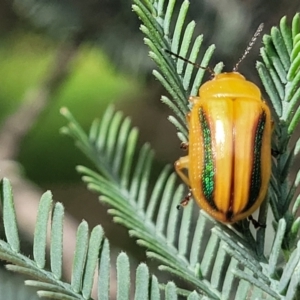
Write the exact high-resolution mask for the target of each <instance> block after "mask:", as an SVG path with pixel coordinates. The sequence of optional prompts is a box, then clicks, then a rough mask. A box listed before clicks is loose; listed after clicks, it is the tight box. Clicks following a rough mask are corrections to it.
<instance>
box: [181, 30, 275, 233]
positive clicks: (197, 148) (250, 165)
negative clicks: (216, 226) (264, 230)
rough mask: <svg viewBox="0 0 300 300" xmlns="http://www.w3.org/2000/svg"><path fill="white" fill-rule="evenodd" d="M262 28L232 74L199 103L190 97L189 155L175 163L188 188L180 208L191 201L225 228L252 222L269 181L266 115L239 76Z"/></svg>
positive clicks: (204, 90) (202, 93) (253, 89)
mask: <svg viewBox="0 0 300 300" xmlns="http://www.w3.org/2000/svg"><path fill="white" fill-rule="evenodd" d="M261 27H262V26H260V27H259V29H258V30H257V32H256V33H255V35H254V36H253V38H252V40H251V42H250V44H249V46H248V47H247V49H246V51H245V53H244V55H243V56H242V58H241V59H240V60H239V62H238V63H237V65H236V66H235V68H234V70H233V71H232V72H228V73H225V72H224V73H220V74H217V75H214V77H213V79H211V80H209V81H207V82H206V83H204V84H203V85H202V86H201V87H200V89H199V96H198V97H190V99H189V101H190V102H191V103H192V105H193V106H192V109H191V111H190V112H189V113H188V114H187V122H188V127H189V135H188V145H186V147H187V148H188V155H187V156H184V157H181V158H179V159H178V160H177V161H176V162H175V170H176V172H177V173H178V175H179V176H180V177H181V179H182V180H183V181H184V182H185V183H186V184H187V185H188V186H189V187H190V193H189V195H188V196H187V197H186V198H185V200H183V201H182V203H181V204H182V205H186V203H187V202H188V200H189V199H190V197H191V196H192V195H193V196H194V199H195V201H196V202H197V204H198V205H199V206H200V207H201V208H202V209H204V210H205V211H206V212H207V213H208V214H209V215H211V216H212V217H213V218H214V219H216V220H218V221H220V222H223V223H226V224H232V223H235V222H237V221H239V220H242V219H245V218H247V217H249V218H251V220H252V221H253V218H252V217H251V214H252V213H253V212H254V211H255V210H256V209H257V208H258V207H259V206H260V205H261V204H262V202H263V200H264V199H265V197H266V194H267V190H268V184H269V180H270V176H271V135H272V120H271V113H270V109H269V107H268V106H267V104H266V103H265V101H264V100H263V99H262V96H261V92H260V90H259V88H258V87H257V86H256V85H255V84H254V83H252V82H250V81H247V80H246V79H245V77H244V76H243V75H241V74H240V73H239V72H237V66H238V64H239V63H240V62H241V61H242V60H243V59H244V57H245V56H246V55H247V53H248V52H249V50H250V49H251V47H252V45H253V44H254V41H255V40H256V38H257V36H258V35H259V33H260V31H261V30H262V28H261ZM184 169H187V170H188V175H186V173H185V172H184ZM253 224H254V226H255V227H258V226H260V224H259V223H258V222H256V223H253ZM257 224H259V225H257ZM262 227H263V225H262Z"/></svg>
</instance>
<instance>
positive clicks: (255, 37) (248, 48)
mask: <svg viewBox="0 0 300 300" xmlns="http://www.w3.org/2000/svg"><path fill="white" fill-rule="evenodd" d="M263 29H264V23H261V24H260V25H259V26H258V28H257V29H256V31H255V33H254V35H253V37H252V39H251V41H250V43H249V45H248V47H247V48H246V50H245V52H244V54H243V55H242V57H241V58H240V59H239V60H238V62H237V63H236V65H235V66H234V68H233V72H236V71H237V69H238V67H239V65H240V63H241V62H242V61H243V60H244V59H245V57H246V56H247V55H248V54H249V52H250V50H251V49H252V47H253V45H254V44H255V42H256V40H257V38H258V37H259V36H260V34H261V32H262V31H263Z"/></svg>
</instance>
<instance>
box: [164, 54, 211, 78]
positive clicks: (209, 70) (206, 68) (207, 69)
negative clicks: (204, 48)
mask: <svg viewBox="0 0 300 300" xmlns="http://www.w3.org/2000/svg"><path fill="white" fill-rule="evenodd" d="M164 50H165V51H166V52H167V53H169V54H171V55H173V56H175V57H177V58H180V59H181V60H183V61H185V62H187V63H189V64H192V65H194V66H195V67H196V68H198V69H203V70H206V71H208V72H209V73H210V75H211V76H212V77H214V76H215V72H214V71H213V70H212V69H211V68H210V67H203V66H200V65H199V64H197V63H194V62H192V61H190V60H188V59H186V58H185V57H183V56H180V55H178V54H176V53H174V52H172V51H169V50H168V49H164Z"/></svg>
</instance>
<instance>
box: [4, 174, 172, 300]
mask: <svg viewBox="0 0 300 300" xmlns="http://www.w3.org/2000/svg"><path fill="white" fill-rule="evenodd" d="M0 195H1V204H2V210H3V225H4V231H5V239H6V241H4V240H0V259H2V260H4V261H6V262H7V263H8V264H7V265H6V268H7V269H8V270H10V271H14V272H16V273H20V274H23V275H24V276H25V278H26V277H30V278H34V279H30V280H29V279H28V280H25V284H26V285H27V286H31V287H34V288H35V289H36V290H37V295H38V296H39V297H46V298H48V299H49V298H50V299H67V300H73V299H74V300H75V299H82V300H84V299H92V298H91V292H92V288H93V282H94V276H95V270H97V271H98V276H99V279H98V285H97V289H98V295H97V299H101V300H102V299H103V300H105V299H110V294H111V291H110V289H111V287H110V280H111V278H110V277H111V269H112V266H111V263H110V246H109V242H108V240H107V239H106V238H105V237H104V233H103V230H102V227H101V226H100V225H98V226H96V227H94V228H93V229H92V231H91V233H89V228H88V224H87V222H85V221H82V222H81V224H80V225H79V226H78V230H77V236H76V248H75V254H74V259H73V269H72V279H71V283H66V282H64V281H63V280H62V266H63V262H62V251H63V219H64V208H63V206H62V204H61V203H53V200H52V195H51V193H50V192H46V193H44V194H43V196H42V197H41V200H40V204H39V211H38V216H37V222H36V228H35V233H34V244H33V258H32V259H30V258H29V257H27V256H24V255H23V254H22V253H21V249H20V240H19V233H18V229H17V219H16V213H15V209H14V200H13V194H12V189H11V185H10V182H9V181H8V179H6V178H3V179H2V181H1V186H0ZM49 218H50V227H51V228H50V231H51V233H50V234H51V244H50V251H49V252H50V270H47V268H46V251H47V247H46V246H47V245H46V239H47V227H48V223H49ZM116 271H117V296H116V299H117V300H129V299H131V294H130V292H131V291H134V295H135V299H160V292H159V283H158V280H157V278H156V277H155V276H153V275H152V276H151V275H150V274H149V270H148V267H147V266H146V265H145V264H144V263H141V264H140V265H139V266H138V268H137V270H136V275H135V277H136V283H135V286H136V288H135V290H134V284H132V283H131V282H130V280H129V279H130V268H129V258H128V256H127V255H126V254H125V253H120V254H119V255H118V257H117V261H116ZM1 274H2V273H0V275H1ZM0 278H1V279H3V278H4V275H1V276H0ZM124 279H127V280H124ZM19 281H20V280H19ZM15 284H16V283H15ZM150 287H151V288H150ZM167 287H168V288H167V289H166V292H165V296H166V297H167V298H168V297H170V299H172V297H174V296H176V291H175V289H174V284H173V283H169V284H168V285H167ZM0 290H1V298H2V297H5V299H14V300H15V299H29V298H30V299H33V298H32V297H31V296H29V293H28V291H26V290H25V289H20V290H18V289H16V286H15V285H14V286H11V285H10V286H9V285H7V284H6V283H5V281H1V283H0ZM17 295H18V296H17ZM144 296H147V298H144Z"/></svg>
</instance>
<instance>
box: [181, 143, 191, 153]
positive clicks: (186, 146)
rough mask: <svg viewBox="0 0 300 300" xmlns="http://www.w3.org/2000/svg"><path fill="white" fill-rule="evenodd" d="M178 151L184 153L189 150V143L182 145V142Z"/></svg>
mask: <svg viewBox="0 0 300 300" xmlns="http://www.w3.org/2000/svg"><path fill="white" fill-rule="evenodd" d="M180 149H182V150H184V151H187V150H189V143H184V142H182V143H181V144H180Z"/></svg>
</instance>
